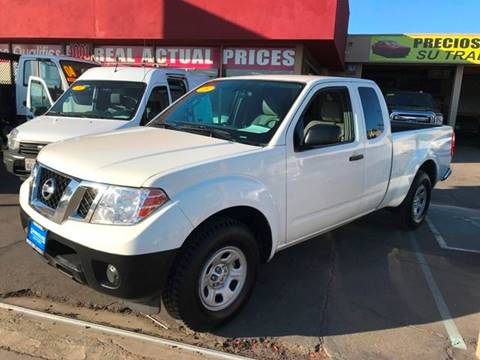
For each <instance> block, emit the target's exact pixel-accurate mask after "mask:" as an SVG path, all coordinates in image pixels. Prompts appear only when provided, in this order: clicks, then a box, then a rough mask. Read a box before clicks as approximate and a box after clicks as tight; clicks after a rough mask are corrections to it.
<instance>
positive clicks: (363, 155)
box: [20, 75, 454, 331]
mask: <svg viewBox="0 0 480 360" xmlns="http://www.w3.org/2000/svg"><path fill="white" fill-rule="evenodd" d="M409 127H411V125H407V126H405V125H394V126H391V123H390V121H389V115H388V110H387V107H386V104H385V100H384V98H383V96H382V94H381V92H380V90H379V88H378V87H377V86H376V84H375V83H373V82H371V81H368V80H361V79H351V78H329V77H313V76H294V75H289V76H280V75H276V76H249V77H243V78H226V79H220V80H214V81H211V82H208V83H206V84H204V85H202V86H201V87H199V88H197V89H196V90H194V91H192V92H190V93H189V94H188V95H186V96H185V97H183V98H182V99H180V100H179V101H178V102H176V103H175V104H173V105H172V106H170V107H169V108H168V109H167V110H165V111H164V112H162V113H161V114H160V115H159V116H158V117H157V118H155V119H154V120H153V121H152V122H151V123H150V124H149V125H148V126H147V127H141V128H135V129H129V130H122V131H116V132H114V133H110V134H102V135H93V136H86V137H82V138H78V139H72V140H67V141H64V142H60V143H55V144H51V145H48V146H46V147H45V148H44V149H43V150H42V151H41V152H40V155H39V157H38V163H37V165H36V166H35V168H34V171H33V174H32V176H31V177H30V178H29V179H28V180H27V181H25V182H24V183H23V185H22V187H21V190H20V205H21V209H22V213H21V218H22V222H23V226H24V227H25V229H26V231H27V242H28V243H29V244H30V245H32V246H33V247H34V248H35V249H36V250H37V251H38V252H39V253H40V254H42V255H43V256H44V257H45V258H46V259H47V260H48V262H49V263H50V264H51V265H53V266H55V267H56V268H57V269H59V270H61V271H62V272H63V273H65V274H67V275H68V276H70V277H71V278H73V279H75V280H77V281H78V282H80V283H83V284H86V285H88V286H90V287H92V288H94V289H96V290H98V291H100V292H104V293H106V294H110V295H113V296H117V297H120V298H124V299H127V300H128V301H132V302H136V303H143V304H148V305H149V306H151V307H152V308H155V309H157V310H158V308H159V306H160V297H161V296H162V297H163V302H164V304H165V307H166V308H167V310H168V312H169V313H170V314H171V315H172V316H174V317H176V318H179V319H182V320H183V321H184V322H185V323H186V324H187V325H188V326H189V327H191V328H192V329H195V330H200V331H202V330H209V329H212V328H214V327H216V326H218V325H219V324H221V323H222V322H224V321H226V320H227V319H229V318H231V317H232V316H234V315H235V314H236V313H237V312H238V311H239V309H240V308H241V306H242V305H243V304H244V303H245V302H246V301H247V299H248V297H249V296H250V294H251V292H252V289H253V286H254V283H255V278H256V273H257V269H258V264H259V263H260V262H266V261H268V260H270V259H271V258H272V257H273V256H274V254H275V253H276V252H278V251H280V250H282V249H285V248H287V247H289V246H292V245H295V244H298V243H300V242H302V241H305V240H308V239H311V238H314V237H316V236H318V235H319V234H322V233H325V232H327V231H330V230H332V229H334V228H336V227H339V226H341V225H343V224H346V223H348V222H350V221H352V220H354V219H357V218H358V217H361V216H363V215H365V214H368V213H370V212H372V211H375V210H378V209H381V208H385V207H393V208H396V209H397V215H396V216H397V217H398V218H399V219H400V221H401V223H402V224H403V225H404V226H405V227H406V228H409V229H413V228H416V227H417V226H419V225H420V224H421V223H422V222H423V220H424V219H425V216H426V213H427V210H428V206H429V203H430V197H431V190H432V188H433V186H434V185H435V184H436V183H437V182H438V181H440V180H444V179H446V178H447V177H448V176H449V175H450V173H451V170H450V161H451V158H452V154H453V148H454V142H453V131H452V128H450V127H448V126H435V125H423V126H421V127H411V128H409ZM359 240H361V239H359ZM298 261H302V260H301V259H298Z"/></svg>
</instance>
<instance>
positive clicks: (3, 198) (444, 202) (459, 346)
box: [0, 147, 480, 359]
mask: <svg viewBox="0 0 480 360" xmlns="http://www.w3.org/2000/svg"><path fill="white" fill-rule="evenodd" d="M453 170H454V173H453V175H452V177H451V178H450V179H449V180H448V181H447V182H445V183H442V184H439V186H438V189H436V190H435V191H434V194H433V203H434V205H433V206H432V208H431V212H430V214H429V220H430V225H429V224H424V225H423V226H422V227H421V228H420V229H418V230H417V231H415V232H404V231H401V230H399V227H398V222H397V220H396V219H395V214H394V213H392V212H391V211H388V210H382V211H378V212H375V213H372V214H370V215H369V216H367V217H365V218H363V219H360V220H358V221H355V222H354V223H352V224H349V225H347V226H344V227H342V228H340V229H338V230H335V231H332V232H330V233H328V234H325V235H323V236H320V237H318V238H317V239H313V240H310V241H308V242H305V243H303V244H300V245H298V246H295V247H292V248H289V249H287V250H284V251H282V252H280V253H279V254H277V255H276V256H275V258H274V259H273V260H272V261H271V262H270V263H269V264H266V265H263V266H262V267H261V268H260V273H259V278H258V281H257V286H256V288H255V291H254V294H253V296H252V299H251V300H250V302H249V303H248V304H247V306H246V307H245V308H244V310H242V312H241V313H240V315H239V316H238V317H236V318H235V319H234V320H233V321H232V322H231V323H229V324H227V325H225V326H224V327H222V328H221V329H219V330H218V331H217V332H216V333H215V334H201V335H200V334H193V333H189V332H188V331H186V330H185V329H184V328H183V327H182V326H181V325H179V324H177V323H176V322H174V321H173V320H172V319H170V318H169V317H168V316H167V315H166V314H165V313H164V312H162V313H161V314H160V316H159V317H158V319H160V320H161V321H162V322H164V323H165V324H167V325H168V326H169V330H168V331H165V332H163V333H162V335H163V336H166V337H171V338H176V339H179V338H181V339H182V340H183V341H186V342H191V343H196V344H200V343H204V344H205V345H206V346H209V347H215V346H220V347H222V348H223V349H225V350H227V351H234V352H238V353H242V354H245V355H249V356H256V357H265V358H323V357H325V356H330V357H332V358H334V359H351V358H355V359H384V358H395V359H412V358H422V359H439V358H455V359H469V358H472V357H473V355H474V353H475V351H476V346H477V337H478V332H479V330H480V316H479V310H480V285H479V284H480V282H479V281H478V280H479V279H480V262H479V260H480V253H477V252H475V251H464V250H455V249H453V248H461V249H464V248H467V249H473V250H475V249H476V248H477V246H478V243H477V242H480V237H479V234H480V231H479V230H480V228H478V227H476V226H475V222H477V221H478V223H479V224H480V186H479V184H480V149H478V148H468V147H465V148H460V149H458V151H457V155H456V158H455V163H454V164H453ZM18 187H19V181H18V180H17V179H16V178H14V177H12V176H10V175H8V174H6V173H5V171H4V169H3V168H1V169H0V227H1V228H0V229H1V230H0V296H2V297H3V298H4V300H5V301H9V299H12V298H13V297H14V296H16V297H24V298H26V299H28V298H32V299H42V300H43V301H47V302H52V303H61V304H63V306H70V307H72V308H75V307H77V308H78V307H87V308H94V309H97V310H98V311H107V310H108V311H115V309H120V310H121V309H123V308H124V304H122V303H120V302H118V300H117V299H114V298H111V297H108V296H104V295H101V294H98V293H96V292H94V291H93V290H90V289H88V288H86V287H84V286H81V285H79V284H76V283H75V282H73V281H71V280H70V279H68V278H66V277H65V276H63V275H62V274H60V273H59V272H58V271H56V270H54V269H53V268H51V267H49V266H47V265H46V264H45V262H44V261H43V259H42V258H41V257H40V256H39V255H37V254H36V253H35V252H34V251H33V250H32V249H30V248H29V247H28V245H27V244H26V243H25V240H24V238H25V234H24V232H23V230H22V229H21V226H20V222H19V218H18V198H17V193H18ZM431 225H433V229H434V230H435V229H436V231H437V232H438V233H435V231H434V230H432V226H431ZM438 235H440V238H439V237H438ZM441 239H443V241H444V242H445V244H447V246H446V247H445V246H443V247H442V244H441ZM119 321H122V320H119ZM120 325H122V324H120ZM123 325H124V326H125V327H128V326H127V324H123ZM266 339H267V340H266ZM257 343H258V344H264V343H268V344H270V345H269V347H268V351H269V352H268V353H267V352H265V351H266V350H265V349H264V352H263V353H261V354H262V355H259V353H258V352H256V351H255V349H254V348H255V346H256V345H255V344H257ZM239 344H240V345H239ZM0 350H2V345H1V341H0ZM0 354H1V353H0Z"/></svg>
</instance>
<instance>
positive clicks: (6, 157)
mask: <svg viewBox="0 0 480 360" xmlns="http://www.w3.org/2000/svg"><path fill="white" fill-rule="evenodd" d="M26 158H27V157H26V156H25V155H21V154H19V153H18V152H16V151H12V150H10V149H6V150H3V163H4V165H5V168H6V169H7V171H8V172H9V173H11V174H14V175H16V176H19V177H21V178H27V177H28V175H30V171H29V170H26V169H25V159H26ZM29 158H32V159H34V158H35V156H32V157H29Z"/></svg>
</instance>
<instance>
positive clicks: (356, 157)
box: [348, 154, 363, 161]
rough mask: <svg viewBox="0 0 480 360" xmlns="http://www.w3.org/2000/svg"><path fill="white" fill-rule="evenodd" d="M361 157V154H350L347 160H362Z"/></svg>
mask: <svg viewBox="0 0 480 360" xmlns="http://www.w3.org/2000/svg"><path fill="white" fill-rule="evenodd" d="M362 159H363V154H358V155H352V156H350V158H349V159H348V160H350V161H357V160H362Z"/></svg>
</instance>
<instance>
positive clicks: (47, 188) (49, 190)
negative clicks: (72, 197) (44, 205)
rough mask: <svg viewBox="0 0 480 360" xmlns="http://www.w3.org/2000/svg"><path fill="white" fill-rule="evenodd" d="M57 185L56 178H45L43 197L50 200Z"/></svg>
mask: <svg viewBox="0 0 480 360" xmlns="http://www.w3.org/2000/svg"><path fill="white" fill-rule="evenodd" d="M56 187H57V184H56V182H55V179H54V178H48V179H47V180H45V182H44V183H43V185H42V198H43V199H44V200H45V201H48V200H50V199H51V197H52V196H53V194H55V190H56Z"/></svg>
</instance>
